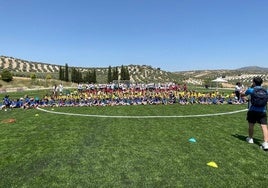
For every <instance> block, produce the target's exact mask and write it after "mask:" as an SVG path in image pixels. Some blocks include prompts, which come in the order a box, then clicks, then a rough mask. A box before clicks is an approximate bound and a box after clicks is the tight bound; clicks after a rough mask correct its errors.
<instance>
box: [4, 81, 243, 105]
mask: <svg viewBox="0 0 268 188" xmlns="http://www.w3.org/2000/svg"><path fill="white" fill-rule="evenodd" d="M61 87H62V86H61ZM245 102H247V99H246V98H239V99H238V98H237V97H236V95H235V92H232V93H231V94H224V93H220V92H218V91H206V92H198V91H195V90H188V89H187V86H186V85H183V86H180V85H176V84H174V83H171V84H169V85H165V86H164V87H163V86H161V85H159V86H158V85H150V86H149V85H144V86H137V85H119V86H118V87H115V85H100V86H98V87H97V86H96V85H91V86H88V87H85V88H83V89H81V88H80V86H79V88H77V90H76V91H74V92H72V93H68V94H65V93H63V92H62V90H61V91H60V92H59V93H56V92H55V90H53V91H52V92H51V95H49V96H48V95H47V96H44V97H42V98H38V97H29V96H28V95H26V96H24V97H21V98H18V99H12V98H10V97H9V96H8V95H6V96H5V97H4V98H3V101H2V104H1V103H0V109H7V108H23V109H29V108H35V107H63V106H116V105H159V104H162V105H167V104H180V105H187V104H243V103H245Z"/></svg>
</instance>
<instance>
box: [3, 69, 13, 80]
mask: <svg viewBox="0 0 268 188" xmlns="http://www.w3.org/2000/svg"><path fill="white" fill-rule="evenodd" d="M1 78H2V80H3V81H5V82H10V81H12V80H13V75H12V73H11V72H10V71H9V70H8V69H4V70H3V71H2V73H1Z"/></svg>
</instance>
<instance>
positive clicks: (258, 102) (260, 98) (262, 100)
mask: <svg viewBox="0 0 268 188" xmlns="http://www.w3.org/2000/svg"><path fill="white" fill-rule="evenodd" d="M267 101H268V96H267V90H265V89H264V88H254V91H253V94H252V95H251V104H252V105H253V106H256V107H264V106H266V104H267Z"/></svg>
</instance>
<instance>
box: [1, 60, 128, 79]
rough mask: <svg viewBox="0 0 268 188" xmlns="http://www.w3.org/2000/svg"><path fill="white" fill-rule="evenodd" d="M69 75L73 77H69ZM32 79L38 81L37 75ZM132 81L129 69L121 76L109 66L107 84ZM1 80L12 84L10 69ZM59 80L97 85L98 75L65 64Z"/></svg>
mask: <svg viewBox="0 0 268 188" xmlns="http://www.w3.org/2000/svg"><path fill="white" fill-rule="evenodd" d="M69 73H71V75H70V76H69ZM31 78H32V79H36V74H34V73H33V74H31ZM119 78H120V80H130V75H129V71H128V69H127V67H124V66H123V65H122V66H121V71H120V74H119V71H118V67H114V68H112V67H111V66H109V68H108V75H107V83H111V82H113V81H114V80H119ZM1 79H2V80H3V81H6V82H10V81H12V80H13V75H12V72H11V71H9V70H8V69H3V70H2V71H1ZM59 80H62V81H66V82H69V81H72V82H74V83H97V75H96V70H95V69H92V70H89V69H88V71H86V72H82V71H81V70H80V69H78V68H70V70H69V67H68V64H65V67H60V68H59Z"/></svg>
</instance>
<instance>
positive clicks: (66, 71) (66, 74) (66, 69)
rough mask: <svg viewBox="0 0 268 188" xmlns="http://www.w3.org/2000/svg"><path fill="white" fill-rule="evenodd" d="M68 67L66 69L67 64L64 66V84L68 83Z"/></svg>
mask: <svg viewBox="0 0 268 188" xmlns="http://www.w3.org/2000/svg"><path fill="white" fill-rule="evenodd" d="M68 69H69V67H68V64H67V63H66V64H65V81H66V82H69V70H68Z"/></svg>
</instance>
